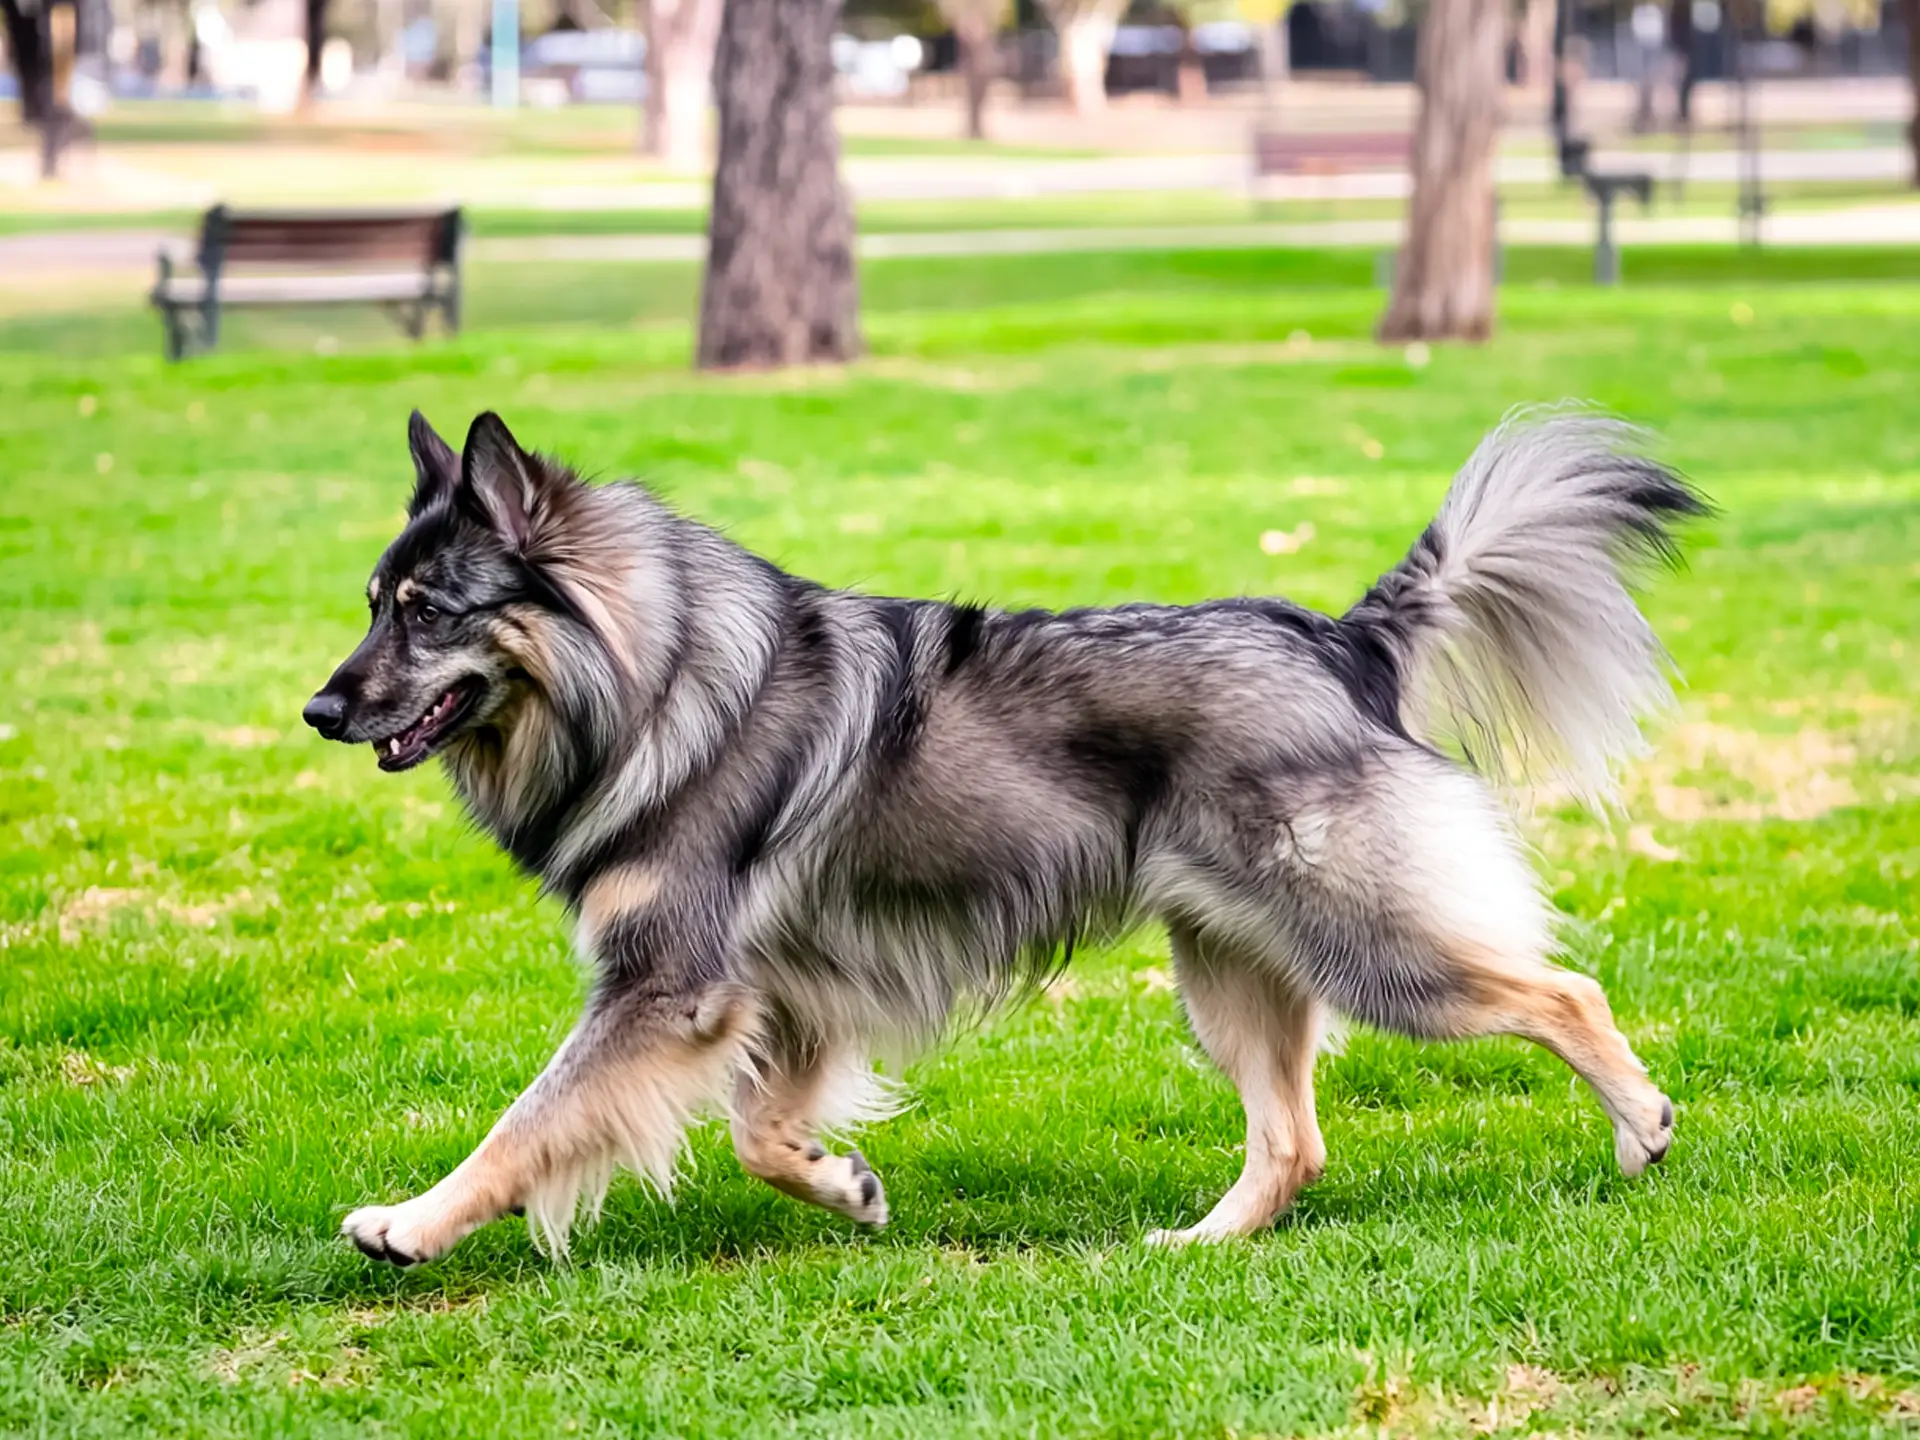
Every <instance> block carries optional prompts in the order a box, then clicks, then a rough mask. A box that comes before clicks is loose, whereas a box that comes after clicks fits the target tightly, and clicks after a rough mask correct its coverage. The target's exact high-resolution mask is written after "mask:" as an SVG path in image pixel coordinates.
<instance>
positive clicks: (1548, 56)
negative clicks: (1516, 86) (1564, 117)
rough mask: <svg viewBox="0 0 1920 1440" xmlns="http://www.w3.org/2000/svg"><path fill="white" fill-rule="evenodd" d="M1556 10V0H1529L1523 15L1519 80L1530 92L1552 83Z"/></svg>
mask: <svg viewBox="0 0 1920 1440" xmlns="http://www.w3.org/2000/svg"><path fill="white" fill-rule="evenodd" d="M1685 3H1691V0H1685ZM1557 8H1558V4H1557V0H1526V8H1525V9H1524V10H1523V11H1522V12H1521V15H1520V69H1521V72H1522V73H1521V77H1520V78H1521V84H1522V85H1524V86H1525V87H1526V88H1527V89H1528V90H1531V91H1535V92H1539V91H1543V90H1545V89H1546V88H1547V86H1548V85H1550V84H1552V83H1553V21H1554V12H1555V10H1556V9H1557Z"/></svg>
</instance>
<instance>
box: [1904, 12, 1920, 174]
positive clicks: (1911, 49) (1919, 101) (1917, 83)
mask: <svg viewBox="0 0 1920 1440" xmlns="http://www.w3.org/2000/svg"><path fill="white" fill-rule="evenodd" d="M1903 8H1904V9H1905V11H1906V16H1907V74H1908V75H1909V76H1910V77H1911V79H1912V82H1913V118H1912V119H1911V120H1909V121H1908V122H1907V143H1908V144H1909V145H1911V146H1912V147H1913V183H1914V184H1915V185H1916V186H1920V0H1907V3H1906V5H1905V6H1904V7H1903Z"/></svg>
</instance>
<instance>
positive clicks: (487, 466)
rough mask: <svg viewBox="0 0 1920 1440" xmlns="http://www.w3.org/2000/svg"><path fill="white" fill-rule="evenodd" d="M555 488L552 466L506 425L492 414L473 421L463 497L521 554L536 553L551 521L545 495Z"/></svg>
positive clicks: (462, 472)
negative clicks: (542, 532)
mask: <svg viewBox="0 0 1920 1440" xmlns="http://www.w3.org/2000/svg"><path fill="white" fill-rule="evenodd" d="M553 484H554V478H553V476H552V475H551V474H550V473H549V472H548V470H547V467H546V466H545V465H543V464H541V463H540V461H539V459H538V458H537V457H535V456H532V455H529V454H528V453H527V452H526V451H524V450H522V449H521V448H520V442H519V441H517V440H515V439H514V438H513V432H512V431H511V430H509V429H507V422H506V421H504V420H502V419H501V418H500V417H499V416H498V415H496V414H494V413H493V412H492V411H491V410H489V411H487V413H486V414H484V415H482V416H481V417H480V418H479V419H477V420H475V421H474V422H473V428H472V429H470V430H469V431H467V448H466V450H465V452H464V453H463V454H462V455H461V456H460V488H461V495H462V498H463V499H465V500H466V501H467V502H468V503H469V504H470V505H471V506H472V507H473V509H474V511H475V513H476V514H477V515H478V516H479V517H480V518H481V519H483V520H485V521H486V522H487V524H489V525H491V526H492V527H493V528H494V530H495V532H496V533H498V535H499V536H500V538H501V539H502V540H504V541H506V542H507V545H508V546H509V547H510V548H511V549H513V550H514V551H516V552H517V553H520V554H525V553H526V552H527V551H528V549H529V548H531V546H532V544H533V541H534V539H535V537H536V536H537V534H538V533H539V530H540V526H541V522H542V520H544V519H546V518H548V515H547V512H548V511H549V509H550V508H551V506H550V505H549V504H548V503H547V502H548V500H549V497H548V496H547V495H546V493H545V492H546V491H547V489H548V488H549V487H550V486H552V485H553Z"/></svg>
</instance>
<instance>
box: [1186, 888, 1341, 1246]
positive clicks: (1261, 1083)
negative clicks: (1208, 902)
mask: <svg viewBox="0 0 1920 1440" xmlns="http://www.w3.org/2000/svg"><path fill="white" fill-rule="evenodd" d="M1173 958H1174V967H1175V969H1176V971H1177V972H1178V974H1179V978H1180V994H1181V997H1182V999H1183V1000H1184V1001H1185V1002H1186V1007H1187V1016H1188V1018H1189V1019H1190V1020H1191V1021H1192V1023H1193V1029H1194V1033H1195V1034H1196V1035H1197V1036H1199V1038H1200V1043H1201V1044H1202V1045H1204V1046H1205V1047H1206V1049H1207V1053H1208V1054H1209V1055H1211V1056H1212V1057H1213V1060H1214V1063H1215V1064H1217V1065H1218V1066H1219V1067H1220V1068H1221V1069H1222V1070H1224V1071H1225V1072H1226V1074H1227V1077H1228V1078H1229V1079H1231V1080H1232V1081H1233V1083H1234V1085H1235V1086H1236V1087H1237V1088H1238V1089H1239V1091H1240V1100H1241V1103H1242V1105H1243V1106H1244V1107H1245V1108H1246V1112H1247V1150H1246V1161H1245V1167H1244V1168H1243V1169H1242V1170H1241V1172H1240V1178H1239V1179H1238V1180H1236V1181H1235V1182H1234V1184H1233V1188H1232V1189H1230V1190H1229V1191H1227V1193H1226V1194H1225V1195H1224V1196H1222V1197H1221V1199H1220V1202H1219V1203H1218V1204H1217V1205H1215V1206H1214V1207H1213V1209H1212V1210H1211V1211H1210V1212H1209V1213H1208V1215H1207V1217H1206V1218H1205V1219H1204V1220H1202V1221H1200V1223H1199V1224H1197V1225H1192V1226H1189V1227H1188V1228H1187V1229H1185V1230H1160V1231H1156V1232H1155V1233H1154V1234H1153V1235H1151V1236H1149V1237H1148V1238H1149V1240H1150V1241H1151V1242H1152V1243H1154V1244H1159V1245H1185V1244H1188V1243H1190V1242H1192V1241H1196V1240H1224V1239H1227V1238H1229V1237H1231V1236H1235V1235H1248V1234H1251V1233H1253V1232H1254V1231H1256V1230H1264V1229H1265V1228H1266V1227H1267V1226H1269V1225H1271V1224H1272V1223H1273V1222H1274V1219H1275V1218H1276V1217H1277V1216H1278V1215H1279V1214H1280V1212H1281V1211H1283V1210H1285V1209H1286V1208H1287V1206H1289V1205H1291V1204H1292V1203H1293V1197H1294V1196H1295V1194H1296V1193H1298V1191H1299V1190H1300V1187H1301V1186H1303V1185H1308V1184H1311V1183H1312V1182H1313V1181H1315V1180H1317V1179H1319V1178H1320V1172H1321V1171H1322V1170H1323V1169H1324V1168H1325V1166H1326V1163H1327V1147H1326V1145H1325V1143H1324V1142H1323V1141H1322V1140H1321V1137H1320V1124H1319V1121H1318V1119H1317V1118H1316V1117H1315V1115H1314V1106H1313V1062H1314V1055H1315V1053H1316V1051H1317V1050H1318V1048H1319V1044H1320V1036H1321V1026H1322V1022H1323V1019H1324V1016H1323V1012H1322V1010H1321V1007H1320V1004H1319V1002H1318V1001H1316V1000H1315V999H1314V998H1313V996H1312V995H1311V994H1309V993H1308V992H1307V991H1306V990H1304V989H1302V988H1301V987H1300V986H1298V985H1297V984H1295V983H1294V982H1292V981H1290V980H1288V979H1286V978H1285V977H1284V976H1281V975H1279V974H1276V973H1274V972H1273V971H1272V970H1271V969H1270V968H1268V967H1264V966H1263V965H1262V964H1261V963H1260V961H1258V960H1257V959H1253V958H1249V957H1246V956H1244V955H1242V954H1239V953H1237V952H1236V951H1235V950H1234V949H1233V948H1232V947H1231V946H1230V945H1228V944H1225V943H1221V942H1216V941H1213V940H1210V939H1209V938H1208V937H1205V936H1202V935H1199V934H1196V933H1195V932H1194V931H1192V930H1190V929H1188V928H1186V927H1185V926H1181V925H1176V926H1174V927H1173Z"/></svg>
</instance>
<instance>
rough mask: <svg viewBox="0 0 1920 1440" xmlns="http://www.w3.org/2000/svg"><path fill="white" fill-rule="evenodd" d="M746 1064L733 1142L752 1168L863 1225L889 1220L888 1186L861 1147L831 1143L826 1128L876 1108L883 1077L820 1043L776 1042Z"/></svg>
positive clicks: (778, 1186) (753, 1172)
mask: <svg viewBox="0 0 1920 1440" xmlns="http://www.w3.org/2000/svg"><path fill="white" fill-rule="evenodd" d="M769 1052H770V1053H768V1054H767V1055H766V1056H764V1057H763V1058H762V1059H761V1061H760V1062H759V1064H757V1065H755V1066H751V1067H748V1068H746V1069H744V1070H743V1071H742V1072H741V1074H740V1078H739V1081H738V1083H737V1085H736V1089H735V1095H734V1104H733V1148H734V1152H735V1153H736V1154H737V1155H739V1157H740V1164H741V1166H742V1167H743V1168H745V1170H746V1171H747V1173H748V1174H750V1175H757V1176H758V1177H759V1178H760V1179H762V1180H764V1181H766V1182H767V1183H768V1184H769V1185H771V1186H773V1187H774V1188H775V1189H776V1190H781V1191H784V1192H785V1193H786V1194H788V1195H791V1196H793V1197H794V1198H795V1199H796V1200H805V1201H807V1202H808V1203H809V1204H813V1205H819V1206H822V1207H824V1208H825V1209H828V1210H833V1211H837V1212H838V1213H839V1214H842V1215H845V1216H847V1217H848V1218H849V1219H853V1220H858V1221H859V1222H860V1223H861V1224H863V1225H876V1226H877V1225H884V1224H886V1223H887V1192H886V1189H885V1187H883V1186H882V1185H881V1183H880V1177H879V1176H878V1175H876V1174H875V1173H874V1171H873V1167H872V1166H871V1165H869V1164H868V1163H867V1160H866V1157H865V1156H864V1155H862V1154H861V1153H860V1152H859V1151H858V1150H853V1151H850V1152H848V1153H847V1154H845V1155H837V1154H834V1153H833V1152H831V1151H829V1150H828V1149H827V1148H826V1146H825V1145H823V1144H821V1142H820V1132H821V1131H822V1130H829V1129H832V1128H833V1127H834V1126H836V1125H840V1124H845V1123H848V1122H850V1121H853V1120H857V1119H864V1118H869V1117H871V1116H873V1115H874V1114H875V1113H876V1112H877V1110H878V1108H879V1107H878V1105H877V1103H876V1088H875V1087H876V1084H877V1082H876V1079H875V1077H874V1075H873V1074H872V1072H871V1071H870V1070H868V1069H867V1068H866V1067H865V1066H864V1065H862V1064H860V1063H857V1062H856V1061H855V1060H853V1059H852V1058H850V1057H848V1056H845V1055H838V1054H833V1053H830V1052H826V1051H824V1050H822V1048H821V1047H819V1046H817V1045H801V1044H775V1045H772V1046H770V1047H769Z"/></svg>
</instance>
